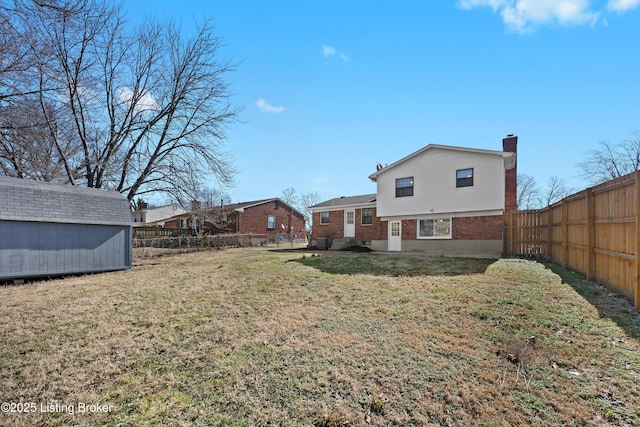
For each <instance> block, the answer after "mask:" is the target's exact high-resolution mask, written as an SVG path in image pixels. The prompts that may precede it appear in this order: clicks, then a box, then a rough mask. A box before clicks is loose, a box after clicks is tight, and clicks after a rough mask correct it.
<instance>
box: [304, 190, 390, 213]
mask: <svg viewBox="0 0 640 427" xmlns="http://www.w3.org/2000/svg"><path fill="white" fill-rule="evenodd" d="M376 197H377V196H376V194H375V193H374V194H363V195H360V196H349V197H344V196H342V197H336V198H335V199H331V200H327V201H326V202H322V203H318V204H317V205H313V206H310V207H309V208H308V209H309V210H311V211H314V210H319V209H331V208H338V207H347V206H363V205H371V206H372V207H375V205H376Z"/></svg>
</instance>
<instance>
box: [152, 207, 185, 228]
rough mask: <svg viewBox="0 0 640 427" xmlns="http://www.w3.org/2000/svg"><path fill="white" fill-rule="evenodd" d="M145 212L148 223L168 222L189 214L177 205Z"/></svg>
mask: <svg viewBox="0 0 640 427" xmlns="http://www.w3.org/2000/svg"><path fill="white" fill-rule="evenodd" d="M144 211H145V222H146V223H156V222H161V221H166V220H168V219H171V218H173V217H176V216H180V215H184V214H186V213H188V212H187V210H186V209H185V208H183V207H182V206H180V205H178V204H176V203H174V204H171V205H166V206H159V207H157V208H151V209H145V210H144Z"/></svg>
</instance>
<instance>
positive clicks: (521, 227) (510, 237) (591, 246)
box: [505, 171, 640, 308]
mask: <svg viewBox="0 0 640 427" xmlns="http://www.w3.org/2000/svg"><path fill="white" fill-rule="evenodd" d="M639 203H640V171H638V172H634V173H631V174H629V175H625V176H623V177H621V178H617V179H614V180H612V181H609V182H606V183H604V184H600V185H598V186H595V187H592V188H587V189H586V190H583V191H580V192H579V193H575V194H573V195H571V196H569V197H566V198H565V199H563V200H562V201H560V202H558V203H556V204H554V205H551V206H549V207H547V208H544V209H540V210H529V211H515V212H507V214H506V215H505V254H506V255H531V256H536V257H542V258H546V259H549V260H551V261H553V262H555V263H557V264H560V265H562V266H563V267H565V268H570V269H572V270H575V271H579V272H581V273H583V274H585V275H586V276H587V279H588V280H595V281H598V282H602V283H604V284H606V285H608V286H610V287H613V288H615V289H616V290H618V291H619V292H621V293H623V294H625V295H627V296H629V297H631V298H632V299H633V300H634V304H635V306H636V307H638V308H640V256H639V253H640V250H639V249H638V248H640V233H639V232H638V230H640V215H639V211H640V209H639Z"/></svg>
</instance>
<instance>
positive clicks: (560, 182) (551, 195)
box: [540, 175, 574, 206]
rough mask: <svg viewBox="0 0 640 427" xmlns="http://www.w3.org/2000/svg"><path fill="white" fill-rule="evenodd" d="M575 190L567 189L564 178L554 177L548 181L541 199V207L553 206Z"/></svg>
mask: <svg viewBox="0 0 640 427" xmlns="http://www.w3.org/2000/svg"><path fill="white" fill-rule="evenodd" d="M573 191H574V190H573V189H572V188H569V187H567V184H566V181H565V180H564V179H563V178H560V177H558V176H557V175H553V176H552V177H551V178H549V180H548V181H547V188H546V189H545V190H544V193H542V196H541V198H540V205H542V206H549V205H552V204H554V203H556V202H558V201H560V200H562V199H564V198H565V197H567V196H568V195H570V194H571V193H573Z"/></svg>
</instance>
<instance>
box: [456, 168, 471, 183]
mask: <svg viewBox="0 0 640 427" xmlns="http://www.w3.org/2000/svg"><path fill="white" fill-rule="evenodd" d="M472 186H473V168H469V169H458V170H457V171H456V187H472Z"/></svg>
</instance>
